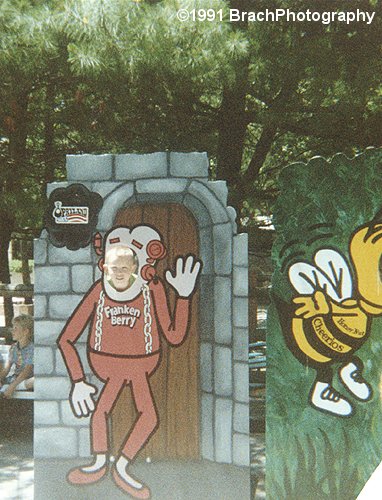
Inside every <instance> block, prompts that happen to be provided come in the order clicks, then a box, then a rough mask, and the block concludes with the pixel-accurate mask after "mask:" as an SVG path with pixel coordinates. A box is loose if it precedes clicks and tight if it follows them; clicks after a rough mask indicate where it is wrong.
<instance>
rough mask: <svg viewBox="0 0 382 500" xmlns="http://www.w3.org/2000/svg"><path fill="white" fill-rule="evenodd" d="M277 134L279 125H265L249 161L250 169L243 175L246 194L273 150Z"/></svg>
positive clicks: (243, 186)
mask: <svg viewBox="0 0 382 500" xmlns="http://www.w3.org/2000/svg"><path fill="white" fill-rule="evenodd" d="M276 134H277V125H275V124H273V123H270V124H266V125H265V126H264V128H263V131H262V132H261V136H260V139H259V141H258V143H257V144H256V150H255V153H254V154H253V156H252V158H251V161H250V162H249V165H248V169H247V171H246V173H245V175H244V176H243V184H242V189H243V192H244V193H245V194H247V193H248V192H249V191H250V190H251V189H252V187H253V183H254V182H255V180H256V179H257V177H258V175H259V172H260V169H261V167H262V166H263V164H264V161H265V159H266V157H267V154H268V153H269V151H270V150H271V147H272V144H273V141H274V138H275V136H276Z"/></svg>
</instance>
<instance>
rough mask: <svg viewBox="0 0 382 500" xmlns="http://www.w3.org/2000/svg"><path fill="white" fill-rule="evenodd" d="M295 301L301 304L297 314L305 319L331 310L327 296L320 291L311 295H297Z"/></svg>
mask: <svg viewBox="0 0 382 500" xmlns="http://www.w3.org/2000/svg"><path fill="white" fill-rule="evenodd" d="M293 302H294V303H295V304H297V305H298V306H299V307H298V308H297V309H296V312H295V314H296V316H298V317H299V316H302V317H303V318H304V319H308V318H313V317H314V316H318V315H321V314H329V312H330V307H329V303H328V301H327V298H326V297H325V295H324V294H323V293H322V292H320V291H318V292H315V293H314V294H313V296H311V297H296V298H294V299H293Z"/></svg>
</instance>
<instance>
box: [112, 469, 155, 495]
mask: <svg viewBox="0 0 382 500" xmlns="http://www.w3.org/2000/svg"><path fill="white" fill-rule="evenodd" d="M112 475H113V479H114V482H115V484H116V485H117V486H118V487H119V488H120V489H121V490H122V491H124V492H126V493H128V494H129V495H131V496H132V497H133V498H140V499H142V500H145V499H147V498H150V497H151V493H150V489H149V487H148V486H145V485H144V484H142V487H141V488H135V487H134V486H133V485H132V484H130V483H128V482H127V481H126V480H125V479H123V478H122V476H121V475H120V474H119V473H118V471H117V469H116V468H115V467H113V472H112ZM133 479H134V478H133ZM135 481H136V480H135Z"/></svg>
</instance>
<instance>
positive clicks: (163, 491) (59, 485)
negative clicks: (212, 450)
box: [35, 460, 250, 500]
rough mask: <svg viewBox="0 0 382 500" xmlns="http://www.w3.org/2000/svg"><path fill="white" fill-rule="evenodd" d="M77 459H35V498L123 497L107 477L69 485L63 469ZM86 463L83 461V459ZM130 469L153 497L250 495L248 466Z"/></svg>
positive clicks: (234, 499) (194, 499) (230, 499)
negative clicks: (89, 483)
mask: <svg viewBox="0 0 382 500" xmlns="http://www.w3.org/2000/svg"><path fill="white" fill-rule="evenodd" d="M81 463H84V462H83V461H78V460H60V461H52V460H36V461H35V500H47V499H49V500H79V499H80V500H98V499H99V500H105V499H107V498H110V499H112V500H118V499H126V498H127V497H128V495H126V494H125V493H123V492H122V491H120V490H119V489H118V488H117V487H116V486H115V484H114V483H113V480H112V479H111V477H107V478H106V479H104V480H103V481H101V482H100V483H98V484H96V485H91V486H79V487H76V486H72V485H70V484H68V483H67V482H66V481H65V475H66V472H67V471H68V470H69V469H70V468H71V467H73V466H76V465H78V464H81ZM85 463H86V461H85ZM132 472H133V474H135V476H136V477H137V478H139V479H142V480H144V481H145V482H146V484H147V485H148V486H150V488H151V491H152V498H153V500H207V499H208V500H245V499H250V490H249V470H248V469H246V468H240V467H235V466H231V465H222V464H214V463H211V462H207V461H203V462H183V463H182V462H164V461H161V462H153V463H150V464H147V463H136V464H134V465H133V466H132Z"/></svg>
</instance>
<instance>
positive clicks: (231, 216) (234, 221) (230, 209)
mask: <svg viewBox="0 0 382 500" xmlns="http://www.w3.org/2000/svg"><path fill="white" fill-rule="evenodd" d="M227 213H228V217H229V220H230V221H231V225H232V233H233V234H237V213H236V210H235V209H234V208H233V207H227Z"/></svg>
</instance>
